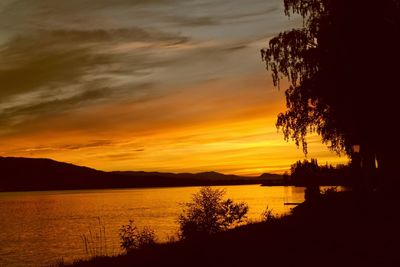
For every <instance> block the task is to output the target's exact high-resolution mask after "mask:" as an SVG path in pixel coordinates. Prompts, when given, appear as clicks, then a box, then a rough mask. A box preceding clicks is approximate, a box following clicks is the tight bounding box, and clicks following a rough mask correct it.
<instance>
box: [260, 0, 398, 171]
mask: <svg viewBox="0 0 400 267" xmlns="http://www.w3.org/2000/svg"><path fill="white" fill-rule="evenodd" d="M284 6H285V14H286V15H287V16H290V15H292V14H299V15H301V16H302V17H303V27H301V28H299V29H293V30H289V31H285V32H282V33H280V34H279V35H278V36H276V37H275V38H272V39H271V40H270V41H269V46H268V47H267V48H265V49H263V50H262V58H263V60H265V62H266V66H267V68H268V69H270V70H271V72H272V77H273V82H274V85H275V86H278V87H279V86H280V82H281V80H282V79H284V78H286V79H287V80H288V81H289V87H288V88H287V89H286V91H285V95H286V102H287V110H286V111H285V112H283V113H281V114H279V115H278V120H277V124H276V125H277V127H278V128H280V129H282V131H283V133H284V136H285V139H286V140H289V139H292V140H294V141H295V142H296V144H297V145H302V146H303V150H304V152H305V153H307V142H306V136H307V135H308V134H309V133H312V132H316V133H318V134H319V135H320V136H321V137H322V140H323V142H324V143H327V144H329V147H330V148H331V149H332V150H334V151H336V152H338V153H340V152H345V153H347V154H349V155H350V154H351V148H352V145H355V144H358V145H360V146H361V153H362V154H363V159H364V160H365V161H366V159H369V162H370V163H371V162H372V159H373V158H374V157H377V158H378V160H381V161H382V164H384V161H385V160H386V159H389V158H390V161H391V162H392V163H393V162H394V161H395V160H397V159H398V156H395V155H394V153H393V152H391V150H392V149H393V144H394V143H396V147H397V148H398V143H399V142H398V140H397V139H399V138H398V137H397V136H396V135H394V138H391V137H393V128H394V127H395V124H394V122H395V121H396V120H397V119H398V118H397V117H398V113H399V112H397V113H396V112H395V107H396V103H397V102H398V100H397V99H398V98H397V91H398V90H399V89H400V88H399V86H398V82H397V79H396V75H397V74H396V73H397V70H396V69H398V67H396V66H397V65H398V64H399V60H400V58H399V49H398V47H400V43H399V40H400V26H399V25H400V23H399V22H400V15H399V14H400V3H399V1H396V0H365V1H347V0H284ZM370 165H371V164H370Z"/></svg>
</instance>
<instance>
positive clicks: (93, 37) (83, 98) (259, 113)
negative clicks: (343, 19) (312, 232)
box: [0, 0, 347, 175]
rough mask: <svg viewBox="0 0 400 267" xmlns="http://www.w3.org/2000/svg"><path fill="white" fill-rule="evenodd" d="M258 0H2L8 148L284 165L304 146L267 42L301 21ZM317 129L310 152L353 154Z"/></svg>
mask: <svg viewBox="0 0 400 267" xmlns="http://www.w3.org/2000/svg"><path fill="white" fill-rule="evenodd" d="M250 2H251V3H248V2H246V5H244V4H243V1H220V2H218V3H215V2H212V1H207V0H194V1H189V2H185V1H183V0H182V1H175V2H174V3H172V2H171V3H170V4H169V5H168V4H166V3H165V1H161V0H159V1H157V0H154V1H151V3H148V2H146V1H137V3H136V2H132V1H127V0H118V1H107V0H97V1H95V0H90V1H89V0H88V1H85V2H84V3H82V1H77V0H70V1H68V3H67V2H62V3H61V6H59V5H60V3H58V4H57V5H55V3H54V2H53V1H47V0H43V1H40V3H39V4H35V5H32V2H31V1H28V0H19V1H14V0H10V1H6V2H5V4H0V26H1V27H2V29H4V30H2V33H0V63H1V64H0V66H1V67H0V83H1V84H2V90H1V91H0V155H1V156H24V157H48V158H53V159H56V160H60V161H66V162H71V163H75V164H79V165H86V166H90V167H94V168H97V169H101V170H145V171H170V172H201V171H219V172H223V173H233V174H243V175H258V174H261V173H263V172H278V173H282V172H283V171H285V170H287V169H288V168H289V166H290V164H292V163H294V162H295V161H296V160H298V159H303V158H304V155H303V154H302V151H301V149H297V148H296V147H295V145H294V143H293V142H289V143H287V142H285V141H284V140H283V136H282V134H281V133H278V132H277V130H276V128H275V120H276V115H277V114H278V113H279V112H281V111H284V109H285V100H284V91H283V90H281V91H279V90H277V89H276V88H273V86H272V81H271V78H270V74H269V73H268V72H267V71H266V70H265V68H264V65H263V63H262V62H261V60H260V54H259V51H260V49H261V48H262V47H264V46H265V45H266V43H267V41H268V38H270V37H271V36H273V35H274V34H276V33H278V32H280V31H282V30H285V29H288V28H292V27H297V26H299V25H300V24H301V22H300V20H299V19H296V18H295V19H291V20H287V18H285V17H284V16H283V11H282V6H281V1H278V0H273V1H261V0H251V1H250ZM227 7H229V8H227ZM188 10H190V11H191V13H190V16H189V15H188ZM143 14H146V16H143ZM27 18H29V20H28V19H27ZM309 141H310V145H309V155H308V157H309V158H311V157H315V158H318V160H319V162H320V163H325V162H329V163H333V164H335V163H343V162H346V161H347V158H346V157H341V158H339V157H337V156H336V155H335V154H334V153H331V152H329V151H328V150H327V149H326V148H325V146H324V145H321V144H320V140H319V138H318V137H316V136H313V137H311V138H310V139H309Z"/></svg>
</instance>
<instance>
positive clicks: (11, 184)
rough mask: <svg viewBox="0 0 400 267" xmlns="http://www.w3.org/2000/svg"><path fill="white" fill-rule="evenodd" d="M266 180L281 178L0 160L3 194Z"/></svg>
mask: <svg viewBox="0 0 400 267" xmlns="http://www.w3.org/2000/svg"><path fill="white" fill-rule="evenodd" d="M270 179H273V180H276V179H282V176H280V175H276V174H263V175H261V176H259V177H246V176H237V175H225V174H221V173H217V172H202V173H196V174H193V173H178V174H175V173H162V172H143V171H114V172H104V171H99V170H95V169H91V168H88V167H82V166H76V165H73V164H69V163H64V162H58V161H54V160H51V159H37V158H15V157H0V191H3V192H4V191H35V190H68V189H100V188H134V187H170V186H196V185H199V186H200V185H234V184H261V183H264V182H266V181H268V180H270Z"/></svg>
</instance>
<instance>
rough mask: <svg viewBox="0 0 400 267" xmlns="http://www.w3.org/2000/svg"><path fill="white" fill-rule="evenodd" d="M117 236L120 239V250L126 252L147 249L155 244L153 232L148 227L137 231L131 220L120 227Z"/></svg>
mask: <svg viewBox="0 0 400 267" xmlns="http://www.w3.org/2000/svg"><path fill="white" fill-rule="evenodd" d="M119 236H120V239H121V243H120V244H121V248H123V249H124V250H125V251H126V252H130V251H132V250H134V249H139V248H144V247H149V246H152V245H154V244H155V243H156V235H155V233H154V231H153V230H152V229H150V228H148V227H144V228H143V229H142V230H140V231H139V230H138V228H137V227H136V226H135V223H134V221H133V220H129V223H128V224H127V225H122V227H121V229H120V232H119Z"/></svg>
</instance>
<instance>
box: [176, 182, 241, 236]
mask: <svg viewBox="0 0 400 267" xmlns="http://www.w3.org/2000/svg"><path fill="white" fill-rule="evenodd" d="M224 194H225V191H224V190H221V189H212V188H211V187H203V188H201V189H200V191H199V192H197V193H195V194H193V196H192V201H191V202H188V203H184V204H182V205H183V206H184V210H183V214H181V215H180V216H179V218H178V223H179V235H180V237H181V238H182V239H187V238H196V237H200V236H203V235H209V234H214V233H217V232H220V231H223V230H226V229H229V228H232V227H234V226H236V225H239V224H240V223H242V222H243V221H244V219H246V214H247V211H248V206H247V204H245V203H243V202H241V203H234V202H233V201H232V200H231V199H226V200H224V199H223V196H224Z"/></svg>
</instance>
